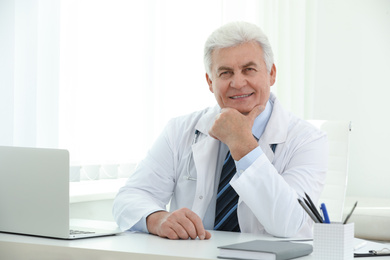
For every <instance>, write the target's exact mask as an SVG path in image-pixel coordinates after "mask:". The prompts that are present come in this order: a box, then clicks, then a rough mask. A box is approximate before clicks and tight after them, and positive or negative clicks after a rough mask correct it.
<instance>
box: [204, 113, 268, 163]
mask: <svg viewBox="0 0 390 260" xmlns="http://www.w3.org/2000/svg"><path fill="white" fill-rule="evenodd" d="M264 109H265V107H264V106H256V107H254V108H253V109H252V111H250V112H249V113H248V114H246V115H243V114H241V113H240V112H238V111H237V110H236V109H233V108H223V109H222V110H221V113H220V114H218V115H217V118H216V120H215V122H214V125H213V126H212V127H211V129H210V130H209V134H210V135H211V136H212V137H214V138H215V139H218V140H220V141H221V142H223V143H225V144H226V145H227V146H228V147H229V149H230V153H231V155H232V157H233V159H234V160H236V161H238V160H240V159H241V158H242V157H244V156H245V155H246V154H248V153H249V152H250V151H252V150H253V149H255V148H256V147H257V146H258V144H257V141H256V139H255V138H254V137H253V135H252V127H253V123H254V122H255V119H256V117H257V116H258V115H260V114H261V112H263V111H264Z"/></svg>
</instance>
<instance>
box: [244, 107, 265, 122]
mask: <svg viewBox="0 0 390 260" xmlns="http://www.w3.org/2000/svg"><path fill="white" fill-rule="evenodd" d="M264 109H265V106H263V105H259V106H256V107H254V108H253V109H252V110H251V112H249V114H248V115H247V117H249V118H250V119H251V120H252V122H254V121H255V119H256V117H258V115H260V114H261V113H262V112H263V111H264Z"/></svg>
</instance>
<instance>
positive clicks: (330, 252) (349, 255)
mask: <svg viewBox="0 0 390 260" xmlns="http://www.w3.org/2000/svg"><path fill="white" fill-rule="evenodd" d="M354 227H355V226H354V223H349V224H345V225H344V224H342V223H331V224H321V223H314V236H313V254H314V257H315V259H316V260H329V259H332V260H349V259H350V260H352V259H353V245H354V244H353V240H354Z"/></svg>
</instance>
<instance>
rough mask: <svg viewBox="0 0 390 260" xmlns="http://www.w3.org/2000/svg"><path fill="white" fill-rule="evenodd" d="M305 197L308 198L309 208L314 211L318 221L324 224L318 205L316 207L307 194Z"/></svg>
mask: <svg viewBox="0 0 390 260" xmlns="http://www.w3.org/2000/svg"><path fill="white" fill-rule="evenodd" d="M305 196H306V198H307V200H308V201H309V205H308V206H309V207H310V209H311V211H312V212H313V213H314V215H315V216H316V217H317V219H318V221H319V222H320V223H323V222H324V221H323V220H322V217H321V215H320V213H319V212H318V210H317V207H316V205H314V203H313V201H312V200H311V198H310V197H309V195H307V194H306V192H305ZM305 202H306V204H307V201H306V200H305Z"/></svg>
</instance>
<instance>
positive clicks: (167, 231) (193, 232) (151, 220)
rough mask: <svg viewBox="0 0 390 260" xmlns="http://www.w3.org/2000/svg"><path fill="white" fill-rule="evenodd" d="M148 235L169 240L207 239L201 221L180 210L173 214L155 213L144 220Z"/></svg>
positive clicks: (191, 213) (197, 217)
mask: <svg viewBox="0 0 390 260" xmlns="http://www.w3.org/2000/svg"><path fill="white" fill-rule="evenodd" d="M146 225H147V227H148V230H149V232H150V233H152V234H155V235H158V236H160V237H165V238H169V239H188V238H192V239H195V238H196V237H199V239H201V240H203V239H209V238H210V237H211V234H210V232H208V231H207V230H205V229H204V227H203V223H202V220H201V219H200V218H199V216H198V215H196V214H195V213H194V212H193V211H191V210H189V209H187V208H182V209H178V210H176V211H174V212H166V211H157V212H154V213H152V214H150V215H149V216H148V217H147V218H146Z"/></svg>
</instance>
